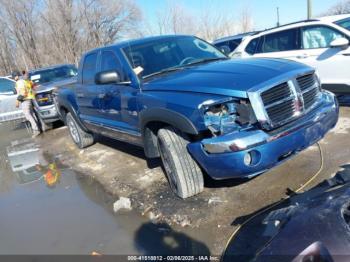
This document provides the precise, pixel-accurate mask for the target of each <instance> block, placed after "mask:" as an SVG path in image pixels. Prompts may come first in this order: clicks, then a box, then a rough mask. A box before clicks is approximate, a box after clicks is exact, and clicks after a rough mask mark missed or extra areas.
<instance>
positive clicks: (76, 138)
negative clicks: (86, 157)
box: [68, 119, 80, 143]
mask: <svg viewBox="0 0 350 262" xmlns="http://www.w3.org/2000/svg"><path fill="white" fill-rule="evenodd" d="M68 127H69V131H70V134H71V136H72V138H73V140H74V142H75V143H79V141H80V138H79V133H78V129H77V127H76V125H75V123H74V122H73V121H72V120H71V119H69V120H68Z"/></svg>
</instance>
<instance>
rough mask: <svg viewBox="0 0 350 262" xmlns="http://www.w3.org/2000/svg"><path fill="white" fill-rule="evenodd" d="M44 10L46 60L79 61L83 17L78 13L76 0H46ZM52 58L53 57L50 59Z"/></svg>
mask: <svg viewBox="0 0 350 262" xmlns="http://www.w3.org/2000/svg"><path fill="white" fill-rule="evenodd" d="M44 4H45V7H46V8H44V12H43V13H41V19H42V20H43V22H44V26H43V27H42V30H41V32H43V33H44V34H45V35H46V37H44V36H43V37H42V41H43V42H42V44H43V51H45V50H46V51H49V52H45V53H46V56H48V57H49V58H47V59H46V60H54V61H56V62H70V63H77V62H78V61H77V59H78V56H79V55H80V54H81V50H82V48H83V47H82V46H81V43H80V40H81V38H80V36H79V28H80V23H81V18H80V17H79V15H77V13H78V5H77V4H76V1H74V0H45V1H44ZM50 58H51V59H50Z"/></svg>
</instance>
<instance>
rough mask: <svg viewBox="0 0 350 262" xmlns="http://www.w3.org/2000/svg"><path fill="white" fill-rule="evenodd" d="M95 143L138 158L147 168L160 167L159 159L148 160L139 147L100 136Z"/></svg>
mask: <svg viewBox="0 0 350 262" xmlns="http://www.w3.org/2000/svg"><path fill="white" fill-rule="evenodd" d="M96 140H97V141H96V142H98V143H100V144H102V145H105V146H108V147H111V148H114V149H115V150H118V151H121V152H123V153H126V154H128V155H131V156H134V157H137V158H140V159H142V160H145V161H146V162H147V167H148V168H150V169H153V168H156V167H160V166H161V164H162V162H161V160H160V158H156V159H149V158H147V157H146V156H145V153H144V151H143V149H142V148H141V147H139V146H136V145H133V144H129V143H126V142H122V141H119V140H115V139H112V138H109V137H105V136H102V135H98V136H97V138H96Z"/></svg>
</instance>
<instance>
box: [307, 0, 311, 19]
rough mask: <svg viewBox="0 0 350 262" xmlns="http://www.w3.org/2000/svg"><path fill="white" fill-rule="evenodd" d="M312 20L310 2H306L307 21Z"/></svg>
mask: <svg viewBox="0 0 350 262" xmlns="http://www.w3.org/2000/svg"><path fill="white" fill-rule="evenodd" d="M311 18H312V0H307V19H308V20H310V19H311Z"/></svg>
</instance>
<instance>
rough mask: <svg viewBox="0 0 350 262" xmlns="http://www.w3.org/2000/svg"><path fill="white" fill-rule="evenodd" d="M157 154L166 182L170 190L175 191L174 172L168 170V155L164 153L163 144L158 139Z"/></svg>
mask: <svg viewBox="0 0 350 262" xmlns="http://www.w3.org/2000/svg"><path fill="white" fill-rule="evenodd" d="M158 141H159V152H160V157H161V159H162V162H163V166H164V169H165V173H166V175H167V178H168V181H169V184H170V188H171V189H172V190H173V191H175V192H176V191H177V189H178V188H177V180H176V178H175V174H174V172H173V171H172V169H171V168H170V159H169V157H168V154H167V153H166V152H165V150H164V144H163V142H162V141H161V140H160V139H159V140H158Z"/></svg>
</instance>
